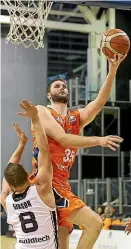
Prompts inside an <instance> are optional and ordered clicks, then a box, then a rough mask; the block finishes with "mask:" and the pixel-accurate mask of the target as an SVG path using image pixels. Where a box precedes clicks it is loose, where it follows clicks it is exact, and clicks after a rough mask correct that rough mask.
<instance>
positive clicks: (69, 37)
mask: <svg viewBox="0 0 131 249" xmlns="http://www.w3.org/2000/svg"><path fill="white" fill-rule="evenodd" d="M71 2H72V1H71ZM83 2H84V1H83ZM84 8H86V9H84ZM87 8H88V13H87V14H86V15H85V14H84V10H87ZM106 11H107V9H105V8H100V7H87V6H80V5H77V4H72V3H71V4H69V3H59V2H54V3H53V6H52V8H51V11H50V13H49V16H48V20H49V21H53V22H60V23H66V24H68V23H69V25H70V24H72V23H73V24H78V25H79V24H81V25H84V24H90V18H91V17H90V18H88V16H90V15H91V13H93V15H95V17H96V19H99V18H100V16H101V15H103V13H106ZM1 15H8V12H7V10H5V9H4V7H3V5H2V6H1ZM78 25H77V26H78ZM66 29H67V30H68V29H69V27H68V25H66V28H65V30H58V27H57V24H56V26H55V28H53V29H52V28H48V29H47V30H46V33H47V39H48V76H53V75H57V74H59V73H66V72H68V73H69V74H70V73H71V72H72V71H73V72H74V73H75V75H80V74H82V75H83V77H84V75H86V61H87V47H88V34H87V33H80V32H74V31H67V30H66Z"/></svg>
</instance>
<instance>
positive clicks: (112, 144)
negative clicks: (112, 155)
mask: <svg viewBox="0 0 131 249" xmlns="http://www.w3.org/2000/svg"><path fill="white" fill-rule="evenodd" d="M122 141H123V138H121V137H118V136H113V135H110V136H106V137H101V138H100V146H102V147H108V148H109V149H111V150H113V151H116V148H119V147H120V143H122Z"/></svg>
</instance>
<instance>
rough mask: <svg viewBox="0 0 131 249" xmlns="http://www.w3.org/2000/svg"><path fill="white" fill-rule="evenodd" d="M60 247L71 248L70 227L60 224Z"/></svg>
mask: <svg viewBox="0 0 131 249" xmlns="http://www.w3.org/2000/svg"><path fill="white" fill-rule="evenodd" d="M58 234H59V245H60V249H69V229H68V227H62V226H60V227H59V229H58Z"/></svg>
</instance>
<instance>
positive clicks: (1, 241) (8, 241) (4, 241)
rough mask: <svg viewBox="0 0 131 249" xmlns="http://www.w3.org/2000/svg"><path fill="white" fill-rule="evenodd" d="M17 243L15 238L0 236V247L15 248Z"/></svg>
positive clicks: (72, 248) (5, 248)
mask: <svg viewBox="0 0 131 249" xmlns="http://www.w3.org/2000/svg"><path fill="white" fill-rule="evenodd" d="M15 243H16V239H15V238H8V237H6V236H0V249H15ZM75 248H76V246H75ZM70 249H74V246H71V247H70Z"/></svg>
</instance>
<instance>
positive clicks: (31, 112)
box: [17, 100, 38, 119]
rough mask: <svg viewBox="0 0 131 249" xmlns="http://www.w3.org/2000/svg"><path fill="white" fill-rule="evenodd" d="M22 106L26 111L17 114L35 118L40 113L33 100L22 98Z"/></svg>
mask: <svg viewBox="0 0 131 249" xmlns="http://www.w3.org/2000/svg"><path fill="white" fill-rule="evenodd" d="M20 106H21V107H22V108H23V109H24V112H18V113H17V114H18V115H20V116H24V117H28V118H31V119H32V118H35V117H36V116H37V114H38V111H37V108H36V106H35V105H34V104H33V102H31V101H28V100H22V101H21V102H20Z"/></svg>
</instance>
